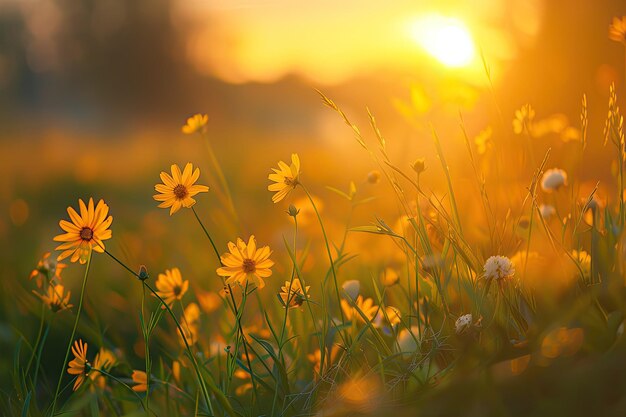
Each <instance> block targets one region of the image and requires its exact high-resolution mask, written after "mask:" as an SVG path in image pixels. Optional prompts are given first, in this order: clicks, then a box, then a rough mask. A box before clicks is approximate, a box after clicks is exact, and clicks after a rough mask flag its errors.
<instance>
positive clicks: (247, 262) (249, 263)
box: [243, 259, 256, 274]
mask: <svg viewBox="0 0 626 417" xmlns="http://www.w3.org/2000/svg"><path fill="white" fill-rule="evenodd" d="M254 271H256V264H255V262H254V261H253V260H252V259H244V260H243V272H245V273H246V274H249V273H251V272H254Z"/></svg>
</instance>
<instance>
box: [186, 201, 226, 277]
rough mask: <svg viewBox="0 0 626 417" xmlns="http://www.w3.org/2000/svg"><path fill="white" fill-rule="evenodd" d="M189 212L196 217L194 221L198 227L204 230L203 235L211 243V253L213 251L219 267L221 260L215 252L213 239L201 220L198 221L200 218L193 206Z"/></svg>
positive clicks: (215, 247) (218, 253) (217, 252)
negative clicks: (196, 221)
mask: <svg viewBox="0 0 626 417" xmlns="http://www.w3.org/2000/svg"><path fill="white" fill-rule="evenodd" d="M191 211H193V214H194V216H196V220H198V223H199V224H200V227H202V230H204V234H205V235H206V237H208V238H209V241H210V242H211V246H213V251H215V256H216V257H217V261H218V262H219V263H220V265H221V264H222V259H221V258H220V252H219V251H218V250H217V246H215V242H213V238H212V237H211V235H210V234H209V231H208V230H207V228H206V227H204V224H203V223H202V220H200V217H198V213H196V209H195V208H194V207H193V206H191Z"/></svg>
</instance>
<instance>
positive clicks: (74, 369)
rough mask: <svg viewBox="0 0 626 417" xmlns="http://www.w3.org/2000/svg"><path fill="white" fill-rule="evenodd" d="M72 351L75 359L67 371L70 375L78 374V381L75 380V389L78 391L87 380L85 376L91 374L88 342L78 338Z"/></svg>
mask: <svg viewBox="0 0 626 417" xmlns="http://www.w3.org/2000/svg"><path fill="white" fill-rule="evenodd" d="M72 353H73V354H74V359H72V361H70V363H69V366H68V369H67V373H68V374H70V375H77V377H76V382H74V391H76V390H77V389H78V388H79V387H80V386H81V385H82V384H83V382H84V381H85V378H87V376H88V375H89V369H91V365H90V364H89V361H88V360H87V343H85V342H83V341H82V340H80V339H78V340H76V341H75V342H74V346H72Z"/></svg>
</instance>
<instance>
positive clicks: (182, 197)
mask: <svg viewBox="0 0 626 417" xmlns="http://www.w3.org/2000/svg"><path fill="white" fill-rule="evenodd" d="M171 170H172V175H170V174H168V173H167V172H161V181H163V184H157V185H155V186H154V189H155V190H156V191H157V192H158V193H159V194H155V195H154V196H153V198H154V199H155V200H156V201H161V204H159V207H160V208H168V207H170V216H171V215H172V214H174V213H176V212H177V211H178V210H180V208H181V207H185V208H190V207H191V206H193V205H194V204H196V200H195V199H193V198H192V197H193V196H194V195H196V194H198V193H206V192H208V191H209V187H207V186H206V185H195V182H196V181H198V178H199V177H200V169H199V168H196V169H195V171H194V169H193V165H192V163H191V162H188V163H187V165H185V169H184V171H182V172H181V171H180V168H179V167H178V165H176V164H174V165H172V167H171Z"/></svg>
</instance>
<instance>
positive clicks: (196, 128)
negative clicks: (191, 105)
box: [181, 113, 209, 135]
mask: <svg viewBox="0 0 626 417" xmlns="http://www.w3.org/2000/svg"><path fill="white" fill-rule="evenodd" d="M207 123H209V116H208V115H206V114H200V113H198V114H194V115H193V116H191V117H190V118H188V119H187V124H186V125H184V126H183V127H182V128H181V130H182V131H183V133H185V134H187V135H192V134H194V133H196V132H200V133H204V131H205V130H206V125H207Z"/></svg>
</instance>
